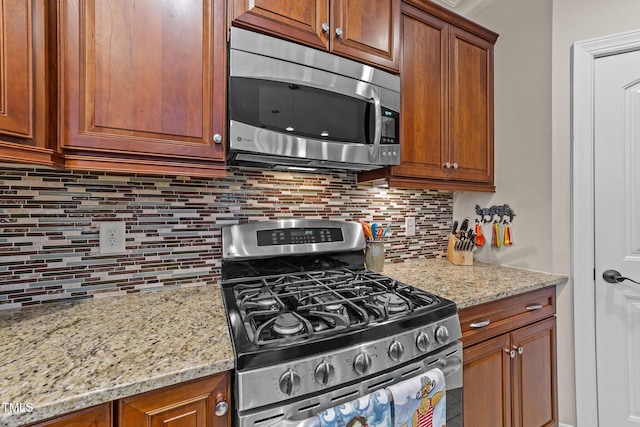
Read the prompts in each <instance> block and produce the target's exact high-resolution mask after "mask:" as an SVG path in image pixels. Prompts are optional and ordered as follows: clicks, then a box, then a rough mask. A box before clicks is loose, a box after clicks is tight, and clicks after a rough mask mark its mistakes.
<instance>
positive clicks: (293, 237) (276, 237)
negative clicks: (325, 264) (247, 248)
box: [258, 228, 344, 246]
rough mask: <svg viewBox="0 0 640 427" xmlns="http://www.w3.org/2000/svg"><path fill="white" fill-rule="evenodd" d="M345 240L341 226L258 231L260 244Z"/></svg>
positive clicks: (294, 243)
mask: <svg viewBox="0 0 640 427" xmlns="http://www.w3.org/2000/svg"><path fill="white" fill-rule="evenodd" d="M343 240H344V237H343V235H342V230H341V229H340V228H283V229H278V230H260V231H258V246H278V245H302V244H309V243H331V242H341V241H343Z"/></svg>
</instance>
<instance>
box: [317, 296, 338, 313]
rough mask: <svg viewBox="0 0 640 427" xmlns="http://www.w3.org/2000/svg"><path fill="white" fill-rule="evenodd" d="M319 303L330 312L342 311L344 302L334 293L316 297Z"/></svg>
mask: <svg viewBox="0 0 640 427" xmlns="http://www.w3.org/2000/svg"><path fill="white" fill-rule="evenodd" d="M314 299H315V300H316V301H317V302H318V303H320V304H322V306H323V307H324V311H327V312H330V313H341V312H342V310H343V309H344V304H343V303H342V302H341V301H340V300H339V299H338V298H337V297H335V296H333V295H321V296H317V297H315V298H314Z"/></svg>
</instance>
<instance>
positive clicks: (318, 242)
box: [222, 219, 462, 427]
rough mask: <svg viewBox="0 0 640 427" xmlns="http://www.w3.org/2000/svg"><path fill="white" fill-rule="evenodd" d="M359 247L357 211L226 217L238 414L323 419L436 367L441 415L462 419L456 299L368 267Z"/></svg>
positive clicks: (250, 421)
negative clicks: (237, 221) (330, 216)
mask: <svg viewBox="0 0 640 427" xmlns="http://www.w3.org/2000/svg"><path fill="white" fill-rule="evenodd" d="M364 248H365V240H364V235H363V233H362V229H361V226H360V224H358V223H355V222H345V221H328V220H301V219H290V220H278V221H264V222H255V223H249V224H242V225H235V226H231V227H226V228H223V232H222V251H223V253H222V258H223V264H222V290H223V295H224V303H225V306H226V309H227V314H228V318H229V325H230V329H231V335H232V340H233V345H234V350H235V355H236V375H235V378H234V406H235V409H236V418H235V425H236V426H238V427H248V426H251V427H266V426H276V425H277V426H316V425H320V424H319V419H318V417H317V414H319V413H320V412H322V411H324V410H326V409H328V408H332V407H335V406H337V405H340V404H343V403H345V402H349V401H353V400H354V399H355V398H358V397H359V396H364V395H367V394H369V393H372V392H374V391H376V390H381V389H383V388H385V387H388V386H390V385H393V384H398V383H400V382H402V381H404V380H406V379H407V378H411V377H414V376H416V375H420V374H422V373H425V372H427V371H429V370H431V369H433V368H439V369H440V370H441V371H442V372H443V373H444V376H445V379H446V419H447V426H449V427H455V426H462V346H461V344H460V342H459V341H458V339H459V338H460V337H461V330H460V323H459V320H458V315H457V307H456V305H455V303H453V302H452V301H448V300H446V299H444V298H440V297H438V296H436V295H433V294H430V293H428V292H424V291H422V290H419V289H417V288H414V287H412V286H408V285H406V284H403V283H400V282H397V281H395V280H393V279H390V278H388V277H386V276H384V275H381V274H378V273H374V272H371V271H369V270H366V269H365V267H364Z"/></svg>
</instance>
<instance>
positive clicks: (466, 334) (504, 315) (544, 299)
mask: <svg viewBox="0 0 640 427" xmlns="http://www.w3.org/2000/svg"><path fill="white" fill-rule="evenodd" d="M555 313H556V288H555V286H550V287H547V288H543V289H538V290H535V291H531V292H527V293H525V294H521V295H516V296H513V297H508V298H504V299H501V300H497V301H492V302H488V303H485V304H481V305H476V306H473V307H469V308H464V309H462V310H460V313H459V316H460V326H461V327H462V343H463V344H464V346H465V347H467V346H469V345H473V344H476V343H478V342H480V341H484V340H486V339H489V338H492V337H495V336H497V335H500V334H503V333H505V332H509V331H512V330H514V329H516V328H519V327H521V326H524V325H528V324H531V323H533V322H537V321H538V320H542V319H545V318H547V317H551V316H553V315H554V314H555Z"/></svg>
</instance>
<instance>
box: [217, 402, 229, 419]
mask: <svg viewBox="0 0 640 427" xmlns="http://www.w3.org/2000/svg"><path fill="white" fill-rule="evenodd" d="M228 410H229V404H228V403H227V401H226V400H222V401H220V402H218V403H216V415H217V416H218V417H221V416H223V415H225V414H226V413H227V411H228Z"/></svg>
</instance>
